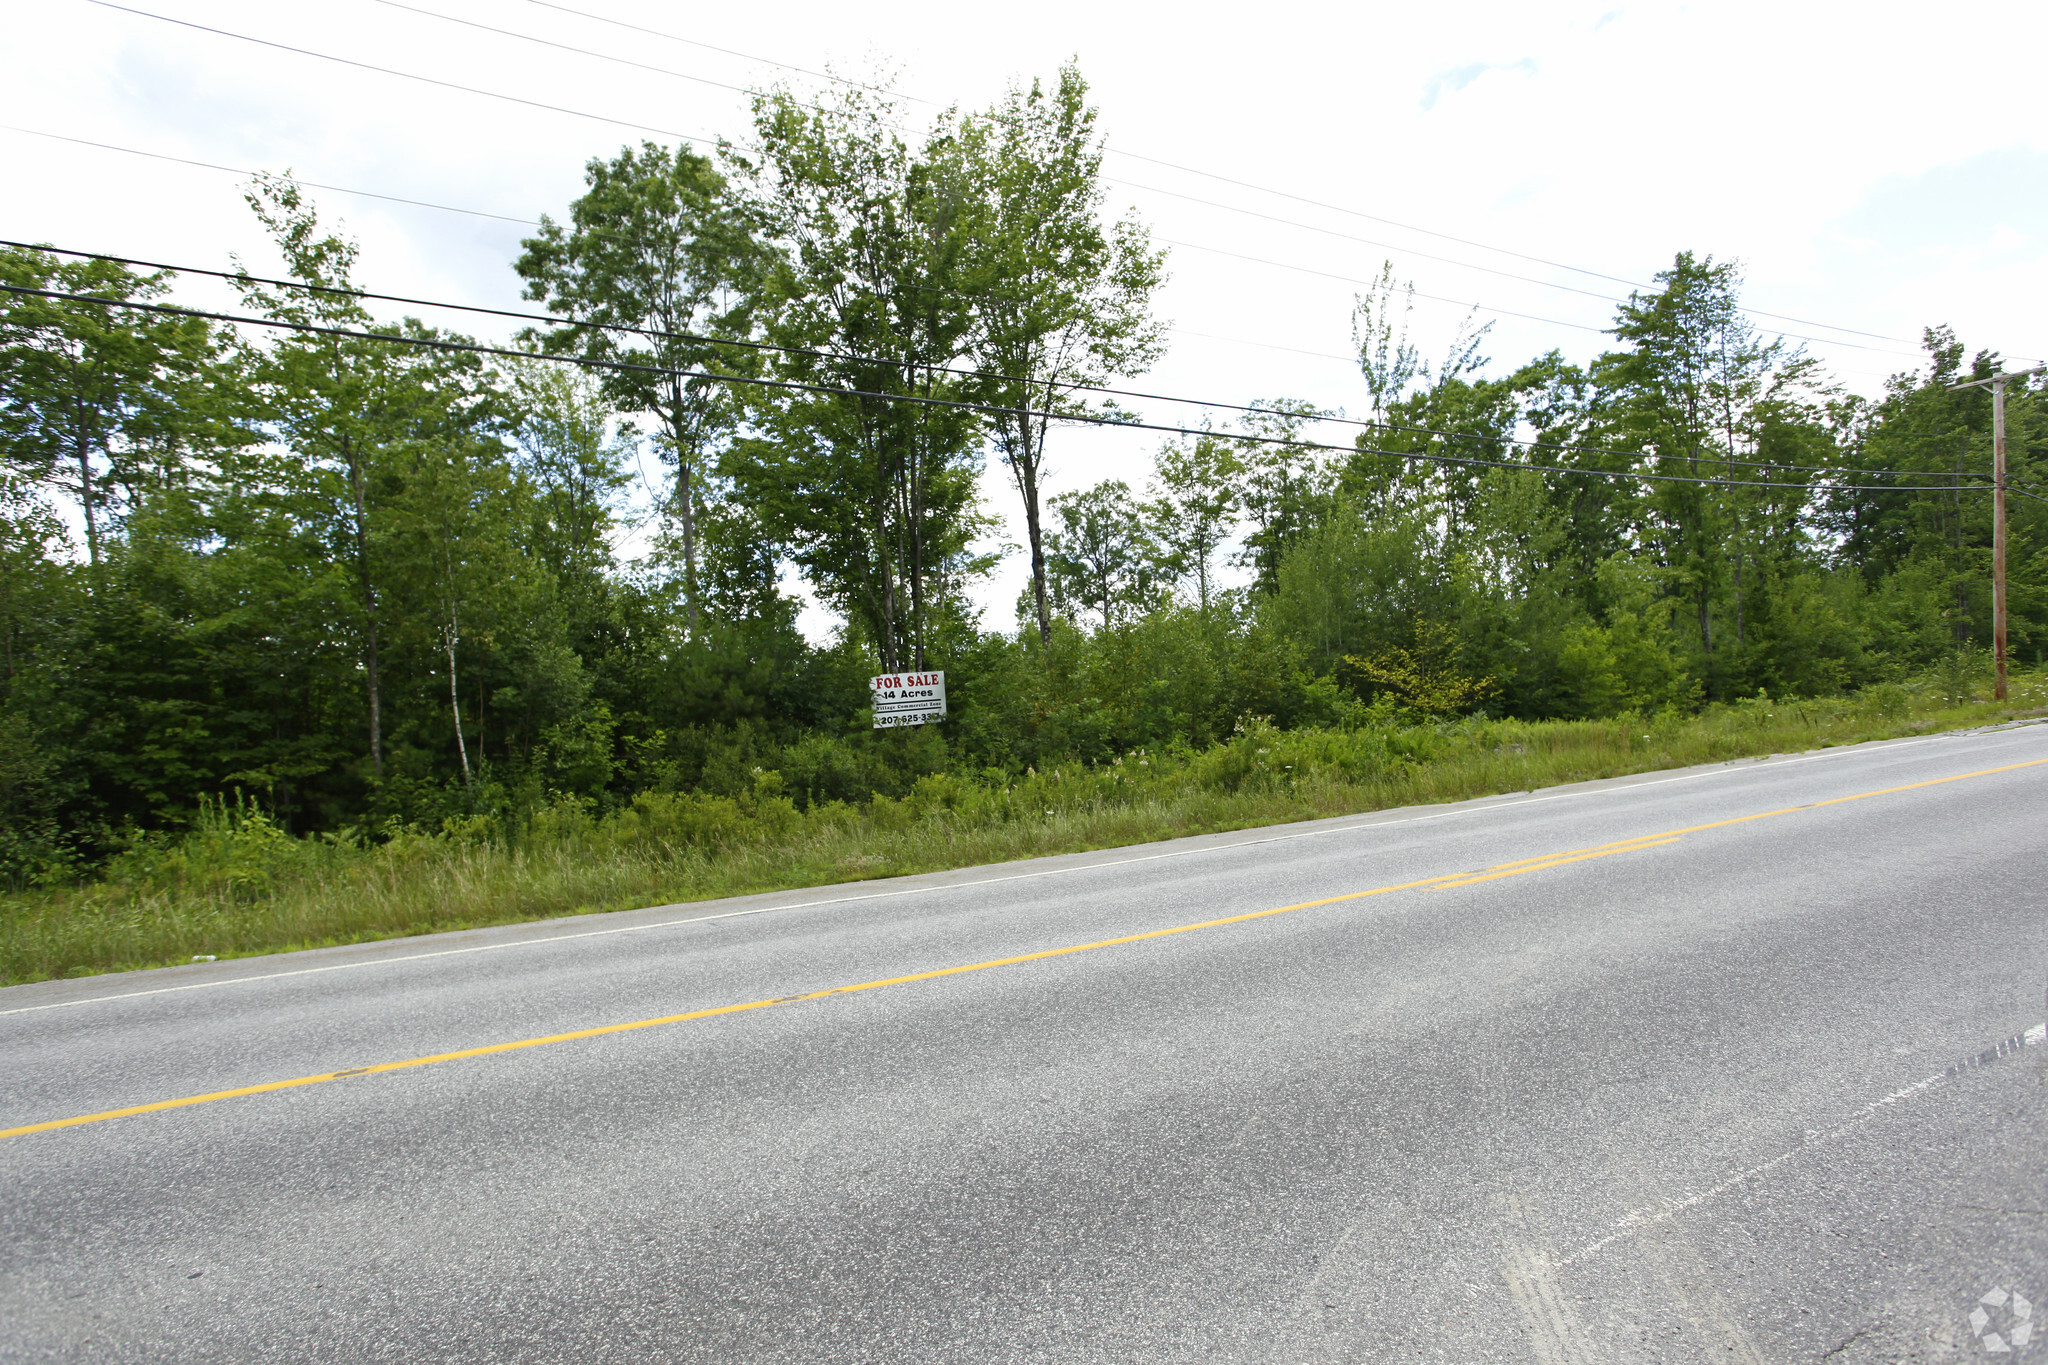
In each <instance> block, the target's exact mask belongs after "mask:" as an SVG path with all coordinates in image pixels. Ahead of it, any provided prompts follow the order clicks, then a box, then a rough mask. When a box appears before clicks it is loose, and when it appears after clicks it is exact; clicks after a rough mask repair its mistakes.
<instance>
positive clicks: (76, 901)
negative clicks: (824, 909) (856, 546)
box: [0, 659, 2048, 984]
mask: <svg viewBox="0 0 2048 1365" xmlns="http://www.w3.org/2000/svg"><path fill="white" fill-rule="evenodd" d="M1976 674H1977V670H1975V669H1974V668H1972V667H1970V661H1969V660H1967V659H1965V660H1964V661H1962V663H1960V664H1959V665H1957V666H1953V667H1950V668H1949V669H1946V670H1944V671H1943V672H1940V673H1936V674H1930V675H1927V676H1925V677H1922V678H1919V679H1916V680H1915V681H1914V682H1913V683H1912V684H1910V685H1905V684H1897V683H1891V684H1881V685H1878V686H1875V687H1871V688H1867V689H1865V690H1864V691H1863V692H1861V693H1860V694H1858V695H1856V696H1854V697H1850V698H1827V699H1803V700H1800V699H1785V700H1773V699H1771V698H1769V697H1767V696H1761V695H1760V696H1757V697H1753V698H1748V699H1745V700H1742V701H1738V702H1734V703H1725V704H1716V705H1712V706H1709V707H1707V708H1706V709H1705V710H1704V711H1703V712H1701V713H1699V714H1696V715H1695V714H1687V713H1684V712H1681V711H1678V710H1677V709H1675V708H1670V709H1666V710H1664V711H1662V712H1659V713H1657V714H1655V715H1651V716H1644V715H1641V714H1638V713H1626V714H1623V715H1619V716H1614V717H1610V718H1606V719H1602V720H1581V721H1556V720H1551V721H1521V720H1492V719H1486V718H1484V717H1476V718H1467V719H1459V720H1442V719H1425V718H1419V717H1416V716H1415V715H1413V714H1412V713H1411V714H1408V715H1403V714H1401V713H1400V712H1399V711H1397V710H1396V709H1395V708H1392V707H1390V706H1387V705H1384V704H1382V705H1378V706H1374V707H1360V708H1357V709H1355V710H1354V712H1353V714H1351V715H1350V716H1347V717H1346V718H1345V719H1344V721H1343V722H1342V723H1340V724H1338V725H1335V726H1330V727H1321V726H1317V727H1303V728H1297V729H1293V730H1279V729H1276V728H1274V727H1273V726H1272V724H1271V723H1270V722H1268V721H1266V720H1263V719H1253V720H1251V721H1249V722H1247V723H1246V724H1245V725H1244V726H1243V727H1242V728H1241V731H1240V732H1239V733H1238V734H1235V735H1233V736H1231V737H1230V738H1228V739H1227V740H1225V741H1223V742H1222V743H1220V744H1217V745H1215V746H1214V747H1212V748H1210V749H1208V750H1206V751H1201V752H1197V751H1194V750H1190V749H1189V748H1187V747H1186V746H1184V745H1171V746H1168V747H1166V748H1164V749H1160V750H1144V749H1136V750H1132V751H1131V752H1128V753H1125V754H1121V755H1118V756H1117V757H1115V758H1113V759H1111V760H1109V761H1107V762H1099V763H1092V764H1090V763H1068V764H1062V765H1059V766H1056V767H1052V768H1048V769H1046V770H1044V771H1042V772H1041V771H1032V772H1028V773H1026V774H1025V775H1023V776H1021V777H1016V778H1006V777H1004V776H1003V775H1001V774H990V775H988V776H986V777H983V778H975V777H971V776H961V775H958V774H953V773H944V772H940V773H930V774H927V775H925V776H924V777H921V778H919V779H918V780H917V781H916V782H915V783H914V784H913V786H912V788H911V789H910V791H909V792H908V793H907V794H905V795H904V796H902V797H891V796H886V795H874V796H871V797H870V798H869V799H868V800H865V801H842V800H821V801H813V800H807V799H805V798H804V797H803V796H802V794H797V795H796V796H792V794H791V792H790V790H789V787H788V783H787V781H786V779H785V778H784V777H783V775H782V774H780V773H777V772H772V771H768V770H765V769H764V770H757V771H756V772H754V773H753V774H751V776H752V782H751V785H750V788H749V789H748V790H746V791H743V792H741V793H739V794H737V795H732V796H725V795H712V794H708V793H703V792H643V793H641V794H640V795H639V796H637V797H635V798H634V799H633V800H632V801H631V802H630V803H626V804H622V805H619V806H616V807H615V808H613V809H611V810H609V811H607V812H603V813H599V812H597V811H596V810H595V809H594V805H593V803H592V802H590V801H589V800H587V799H579V798H574V797H564V798H560V799H558V800H556V801H555V802H554V803H552V804H550V805H547V806H544V807H542V808H540V809H538V810H535V811H533V812H531V813H530V814H528V815H525V816H524V817H521V818H518V819H514V820H505V819H499V818H493V817H489V816H468V817H463V816H451V817H447V818H444V819H443V820H442V821H441V822H440V824H439V826H438V827H435V828H425V827H422V826H420V825H418V824H407V825H403V826H394V827H392V828H390V829H387V830H385V831H382V833H381V837H379V838H377V839H366V838H364V837H362V836H361V835H360V834H358V833H357V832H355V831H352V830H350V831H342V832H338V833H328V834H324V835H315V836H309V837H294V836H292V835H290V834H287V833H285V832H284V831H283V830H281V829H279V828H278V826H277V825H276V824H275V823H274V822H273V821H272V819H271V818H270V817H269V816H268V815H266V814H265V813H264V812H263V810H262V809H261V808H260V806H256V805H253V804H249V803H246V802H241V803H237V802H232V801H230V802H209V803H208V804H207V805H206V807H205V809H204V810H203V812H202V813H201V816H200V818H199V819H198V820H197V822H196V824H195V825H194V826H193V827H192V828H191V829H190V830H188V831H186V832H184V833H183V834H180V835H178V836H176V837H170V838H148V839H143V840H141V841H139V842H138V843H136V844H135V845H134V846H133V847H131V848H130V849H129V850H127V851H126V852H124V853H121V854H119V855H117V856H116V857H115V858H114V859H113V860H112V861H111V862H110V863H109V864H108V865H107V866H106V869H105V872H104V875H103V876H102V877H101V878H99V879H98V880H95V881H93V882H91V883H89V884H85V885H81V886H72V887H65V888H52V889H44V890H36V891H29V892H21V893H16V894H13V895H8V896H4V897H0V984H14V983H17V982H24V981H36V980H43V979H47V978H51V977H66V976H86V975H91V974H93V973H96V972H105V971H119V970H128V969H133V968H141V967H153V966H162V965H170V964H174V963H180V962H189V961H191V960H192V959H193V958H194V957H195V956H199V955H207V956H217V957H223V958H225V957H232V956H237V955H245V954H254V953H269V952H278V951H282V950H288V949H297V948H307V947H319V946H326V945H333V944H342V943H356V942H363V941H366V940H371V939H379V938H390V937H397V936H403V935H409V934H424V933H432V932H437V931H442V930H449V929H462V928H473V927H477V926H481V925H488V924H506V923H514V922H518V921H522V920H532V919H541V918H548V917H553V916H565V915H576V914H586V913H591V912H596V911H605V910H622V909H629V908H634V907H640V906H648V905H660V904H668V903H675V902H684V901H692V900H702V899H708V898H713V897H719V896H731V895H741V894H745V893H749V892H760V891H772V890H780V889H785V888H793V887H806V886H821V885H827V884H831V883H835V882H849V881H859V880H863V879H869V878H876V877H888V876H898V875H904V874H909V873H915V872H929V871H935V870H939V869H944V868H953V867H962V866H970V865H975V864H980V863H990V862H1000V861H1004V860H1007V859H1015V858H1028V857H1037V856H1042V855H1047V854H1055V853H1071V852H1077V851H1081V850H1086V849H1098V848H1109V847H1115V846H1118V845H1123V844H1132V843H1139V842H1144V841H1147V840H1153V839H1161V838H1171V837H1175V836H1180V835H1190V834H1201V833H1207V832H1212V831H1218V830H1229V829H1239V828H1246V827H1253V826H1258V825H1266V824H1275V823H1281V822H1285V821H1292V820H1304V819H1313V818H1317V817H1321V816H1332V815H1344V814H1349V813H1354V812H1360V811H1369V810H1376V809H1384V808H1387V807H1393V806H1403V805H1411V804H1422V803H1429V802H1439V801H1456V800H1460V799H1464V798H1468V797H1475V796H1484V795H1488V794H1492V793H1504V792H1517V791H1528V790H1532V789H1535V788H1539V787H1545V786H1551V785H1555V784H1558V783H1566V782H1576V781H1585V780H1590V779H1594V778H1601V777H1613V776H1618V775H1621V774H1626V773H1633V772H1643V771H1649V770H1654V769H1659V768H1673V767H1683V766H1687V765H1690V764H1697V763H1706V762H1714V761H1718V760H1727V759H1736V758H1745V757H1753V756H1760V755H1769V754H1775V753H1790V752H1797V751H1801V750H1808V749H1814V748H1820V747H1824V746H1829V745H1839V744H1851V743H1857V742H1861V741H1864V740H1871V739H1883V738H1890V737H1896V736H1901V735H1909V734H1923V733H1929V732H1933V731H1938V730H1944V729H1955V728H1961V727H1967V726H1973V725H1984V724H1992V723H1996V722H1999V721H2002V720H2009V719H2012V718H2015V717H2018V716H2024V715H2029V714H2038V713H2040V712H2041V711H2042V710H2043V708H2044V707H2048V677H2044V676H2042V675H2040V674H2027V675H2023V676H2020V677H2018V678H2016V679H2015V680H2014V685H2013V687H2012V689H2011V700H2010V701H2009V702H2008V703H2003V704H2000V703H1994V702H1990V701H1988V700H1983V699H1982V697H1983V696H1985V695H1988V694H1987V693H1985V692H1983V691H1981V690H1980V688H1979V686H1978V681H1977V676H1976Z"/></svg>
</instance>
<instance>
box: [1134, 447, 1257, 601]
mask: <svg viewBox="0 0 2048 1365" xmlns="http://www.w3.org/2000/svg"><path fill="white" fill-rule="evenodd" d="M1244 474H1245V469H1244V460H1243V458H1242V456H1241V454H1240V451H1239V448H1238V445H1237V443H1236V442H1235V441H1232V440H1231V439H1229V438H1228V437H1226V436H1223V435H1221V434H1219V433H1216V432H1213V431H1209V430H1206V429H1205V430H1203V431H1201V432H1200V433H1198V434H1196V435H1194V436H1192V437H1189V438H1187V439H1185V440H1179V441H1169V442H1167V443H1166V444H1165V445H1164V446H1162V447H1161V448H1160V451H1159V454H1158V455H1157V456H1156V457H1154V461H1153V467H1152V498H1151V501H1150V502H1149V503H1147V505H1146V509H1145V511H1146V516H1147V518H1148V520H1150V521H1151V523H1152V528H1153V529H1152V533H1153V535H1154V536H1155V537H1156V538H1157V539H1158V541H1159V543H1160V544H1161V545H1162V546H1163V547H1165V550H1166V552H1167V555H1168V562H1169V563H1170V564H1171V565H1172V568H1173V570H1174V572H1175V573H1176V574H1178V575H1180V576H1182V577H1184V578H1193V579H1194V581H1195V604H1196V605H1197V606H1198V607H1200V608H1201V610H1202V611H1203V612H1204V613H1205V614H1206V613H1207V612H1208V611H1209V608H1210V603H1211V599H1212V597H1213V596H1214V585H1213V574H1214V570H1215V567H1216V553H1217V551H1218V550H1220V549H1221V548H1222V547H1223V544H1224V542H1225V541H1227V540H1229V539H1230V534H1231V531H1232V530H1233V529H1234V528H1235V526H1236V524H1237V513H1238V510H1239V503H1238V497H1239V493H1238V487H1239V484H1240V482H1241V481H1242V479H1243V478H1244Z"/></svg>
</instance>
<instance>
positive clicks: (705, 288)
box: [513, 142, 759, 630]
mask: <svg viewBox="0 0 2048 1365" xmlns="http://www.w3.org/2000/svg"><path fill="white" fill-rule="evenodd" d="M584 183H585V184H586V185H587V186H588V188H587V189H586V190H585V192H584V193H583V194H582V196H580V197H579V198H578V199H577V200H576V201H575V202H574V203H572V204H571V205H570V206H569V221H568V223H566V224H563V223H558V222H556V221H555V220H554V219H552V218H549V217H547V216H546V215H542V218H541V229H540V231H539V232H538V233H537V234H535V235H534V236H532V237H530V238H528V239H526V241H525V242H524V243H523V246H524V252H523V254H522V255H521V256H520V257H519V260H518V262H517V263H516V264H515V265H514V267H513V268H514V269H516V270H517V271H518V272H519V274H520V275H521V276H522V277H523V278H524V279H525V280H526V282H527V285H526V296H527V297H528V298H531V299H537V300H540V301H541V302H542V303H544V304H545V306H546V307H547V309H548V310H549V311H550V312H553V313H558V314H560V315H561V316H563V317H564V318H566V319H568V320H569V322H570V323H571V325H570V326H568V327H564V328H561V329H558V330H557V331H555V332H554V333H552V334H550V335H549V336H548V337H547V339H546V344H547V345H548V346H549V347H550V348H551V349H554V350H557V351H562V352H573V353H576V354H580V355H583V356H586V357H588V358H590V359H593V360H600V361H611V362H617V363H621V364H624V365H630V366H634V367H637V368H634V369H615V370H607V371H605V372H604V379H603V384H604V389H605V392H606V393H607V394H608V395H609V396H610V397H611V399H612V401H613V402H614V403H616V404H617V405H618V406H619V408H620V409H621V410H623V411H626V412H644V413H651V414H653V415H654V417H655V419H656V423H657V429H658V433H659V436H660V440H659V442H658V449H659V450H660V452H661V455H662V458H663V459H665V460H667V461H669V462H670V463H671V464H672V465H673V466H674V469H675V485H674V491H673V494H672V496H671V498H670V500H669V506H668V511H669V513H670V515H672V516H673V517H674V519H675V521H676V523H677V526H678V529H679V531H680V536H679V548H680V550H681V557H682V587H683V598H684V604H685V610H686V612H687V614H688V619H689V623H690V627H691V629H693V630H694V629H696V628H697V627H698V625H699V615H700V606H701V604H700V602H699V595H700V593H699V584H698V571H699V560H700V557H701V554H702V547H701V545H700V538H701V537H700V532H699V522H700V520H701V519H702V517H703V516H704V512H705V508H706V506H707V504H708V503H709V502H710V501H711V500H712V499H711V497H710V494H711V492H712V490H711V489H710V488H709V487H708V486H707V475H708V474H709V473H710V472H711V470H712V469H713V468H714V467H715V464H716V449H717V447H718V444H719V442H720V441H721V440H722V439H723V438H724V437H725V436H726V435H727V434H728V433H730V432H731V431H732V429H733V427H734V426H735V424H736V422H737V420H738V416H739V412H740V405H739V403H738V402H737V401H736V400H735V397H734V395H733V393H732V392H731V389H730V386H729V385H727V384H725V383H722V382H720V381H719V380H718V379H716V378H713V377H712V376H713V375H715V374H717V373H721V372H731V371H734V370H745V369H747V368H748V359H747V355H746V353H745V352H743V351H737V350H735V349H733V348H731V347H726V346H721V345H720V344H719V342H720V341H721V340H725V339H730V338H741V339H744V337H745V335H746V333H747V331H748V321H747V319H748V314H749V311H750V305H751V304H752V302H753V300H754V298H755V297H756V295H755V292H754V291H755V287H756V285H755V279H756V273H757V269H758V264H759V259H758V251H757V249H756V246H755V242H754V237H753V232H752V228H751V225H750V223H749V221H748V217H747V215H746V213H745V212H744V211H742V209H741V207H740V206H739V205H738V204H737V203H736V202H735V201H734V199H733V197H732V195H731V194H730V193H728V188H727V184H726V179H725V177H724V176H723V175H722V174H721V173H720V172H719V170H718V169H717V167H716V166H714V165H713V164H712V162H711V161H710V159H709V158H706V157H702V156H699V155H697V154H696V153H695V152H692V151H690V150H689V149H688V148H686V147H678V148H675V149H673V150H671V149H669V148H666V147H661V146H657V145H655V144H654V143H651V142H650V143H643V144H642V145H641V146H639V147H637V148H634V147H627V148H623V149H622V150H621V151H620V152H619V154H618V155H617V156H615V157H613V158H612V159H611V160H609V161H603V160H595V159H594V160H592V161H591V162H590V163H589V164H588V165H587V166H586V167H585V168H584ZM650 371H652V372H650Z"/></svg>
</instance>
